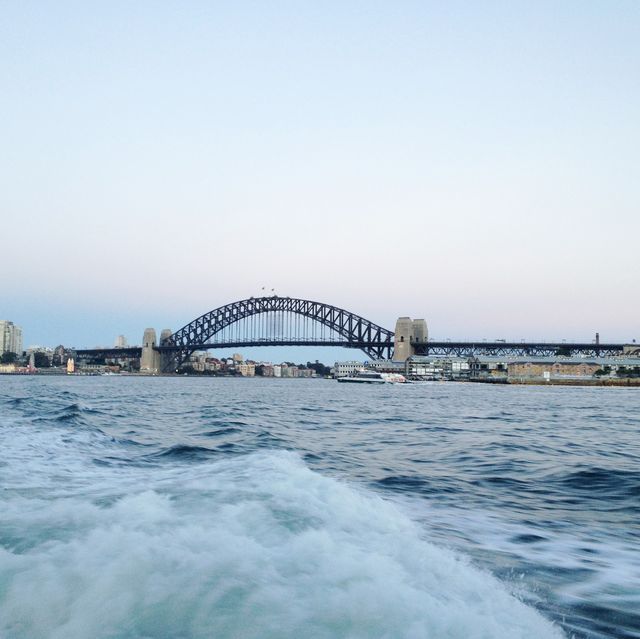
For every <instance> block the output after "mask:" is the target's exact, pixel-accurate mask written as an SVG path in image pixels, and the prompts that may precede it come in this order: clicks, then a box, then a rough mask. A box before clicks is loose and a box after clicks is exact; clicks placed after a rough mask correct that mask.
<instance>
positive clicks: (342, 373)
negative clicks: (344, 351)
mask: <svg viewBox="0 0 640 639" xmlns="http://www.w3.org/2000/svg"><path fill="white" fill-rule="evenodd" d="M362 367H363V364H362V362H356V361H351V362H336V363H335V364H334V365H333V376H334V377H349V375H353V373H355V372H356V371H359V370H360V369H361V368H362Z"/></svg>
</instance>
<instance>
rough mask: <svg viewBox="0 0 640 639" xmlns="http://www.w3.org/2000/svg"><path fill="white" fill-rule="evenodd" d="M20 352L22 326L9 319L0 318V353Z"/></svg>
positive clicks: (17, 353) (18, 353)
mask: <svg viewBox="0 0 640 639" xmlns="http://www.w3.org/2000/svg"><path fill="white" fill-rule="evenodd" d="M2 353H15V354H16V355H20V354H21V353H22V328H21V327H20V326H16V325H15V324H14V323H13V322H11V321H9V320H0V355H1V354H2Z"/></svg>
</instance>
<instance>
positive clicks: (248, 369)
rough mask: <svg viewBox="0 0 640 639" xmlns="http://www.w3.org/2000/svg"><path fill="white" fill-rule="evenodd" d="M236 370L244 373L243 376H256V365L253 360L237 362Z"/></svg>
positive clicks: (241, 373)
mask: <svg viewBox="0 0 640 639" xmlns="http://www.w3.org/2000/svg"><path fill="white" fill-rule="evenodd" d="M236 371H237V372H238V373H239V374H240V375H242V377H255V374H256V365H255V364H254V363H253V362H251V363H249V362H245V363H243V364H236Z"/></svg>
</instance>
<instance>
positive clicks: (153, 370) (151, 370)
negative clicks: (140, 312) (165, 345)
mask: <svg viewBox="0 0 640 639" xmlns="http://www.w3.org/2000/svg"><path fill="white" fill-rule="evenodd" d="M155 348H156V329H155V328H146V329H145V330H144V335H143V336H142V356H141V357H140V372H141V373H147V374H149V375H155V374H157V373H158V372H160V353H158V351H156V350H155Z"/></svg>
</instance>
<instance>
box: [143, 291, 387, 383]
mask: <svg viewBox="0 0 640 639" xmlns="http://www.w3.org/2000/svg"><path fill="white" fill-rule="evenodd" d="M393 335H394V334H393V332H392V331H390V330H388V329H386V328H383V327H382V326H378V324H374V323H373V322H370V321H369V320H367V319H365V318H363V317H360V316H359V315H356V314H355V313H351V312H350V311H346V310H344V309H342V308H338V307H337V306H332V305H330V304H324V303H322V302H314V301H311V300H304V299H298V298H295V297H278V296H277V295H273V296H271V297H251V298H249V299H245V300H240V301H239V302H232V303H230V304H225V305H224V306H220V307H219V308H215V309H213V310H212V311H209V312H208V313H205V314H204V315H201V316H200V317H198V318H196V319H194V320H193V321H192V322H189V324H187V325H186V326H183V327H182V328H181V329H180V330H178V331H176V332H175V333H173V334H172V335H170V336H169V337H166V338H164V339H163V340H161V342H160V345H159V346H158V347H157V348H156V350H158V351H160V353H161V355H162V370H163V372H172V371H174V370H176V369H177V368H178V367H179V366H180V365H181V364H182V363H184V362H185V361H186V360H187V358H188V357H189V356H190V355H191V354H192V353H193V352H194V351H199V350H208V349H211V348H229V347H236V346H237V347H240V346H343V347H347V348H356V349H360V350H361V351H363V352H364V353H366V354H367V356H368V357H370V358H371V359H390V358H391V356H392V355H393Z"/></svg>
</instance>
